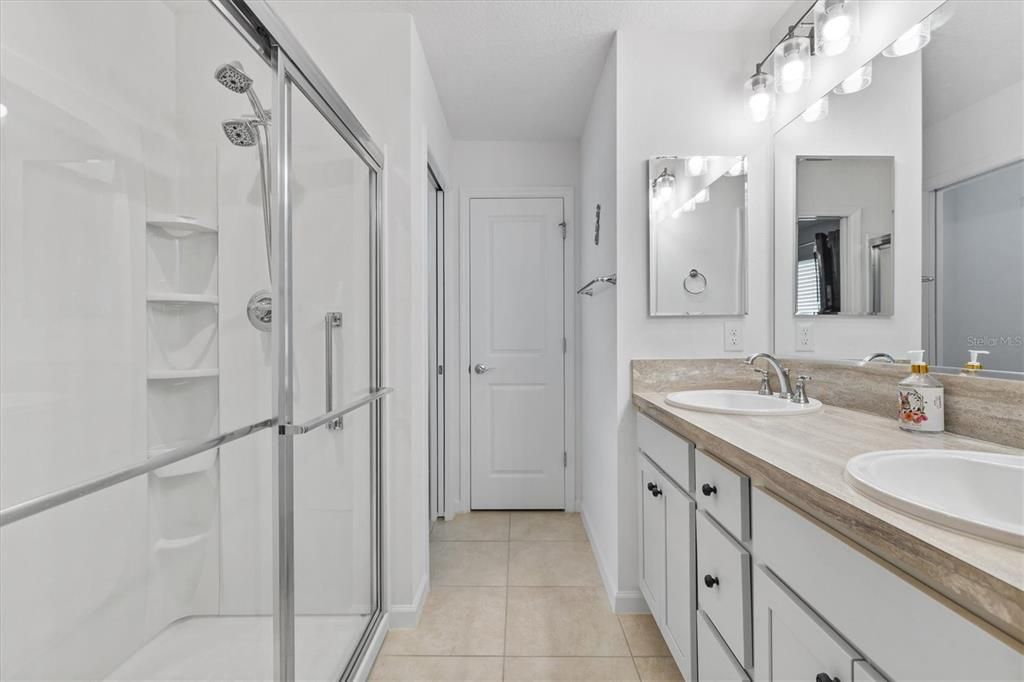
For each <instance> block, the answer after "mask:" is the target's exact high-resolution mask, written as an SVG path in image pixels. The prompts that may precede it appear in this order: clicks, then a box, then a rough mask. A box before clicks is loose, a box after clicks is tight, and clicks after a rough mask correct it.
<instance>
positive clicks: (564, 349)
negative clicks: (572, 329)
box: [562, 336, 569, 355]
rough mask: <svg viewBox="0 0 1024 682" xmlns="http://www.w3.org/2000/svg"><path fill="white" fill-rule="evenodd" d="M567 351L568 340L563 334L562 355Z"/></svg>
mask: <svg viewBox="0 0 1024 682" xmlns="http://www.w3.org/2000/svg"><path fill="white" fill-rule="evenodd" d="M568 352H569V340H568V339H566V338H565V337H564V336H563V337H562V355H566V354H567V353H568Z"/></svg>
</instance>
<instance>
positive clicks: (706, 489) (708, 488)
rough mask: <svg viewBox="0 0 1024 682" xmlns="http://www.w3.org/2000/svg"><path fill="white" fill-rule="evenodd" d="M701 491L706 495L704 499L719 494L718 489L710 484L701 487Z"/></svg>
mask: <svg viewBox="0 0 1024 682" xmlns="http://www.w3.org/2000/svg"><path fill="white" fill-rule="evenodd" d="M700 491H701V492H702V493H704V497H711V496H712V495H714V494H715V493H717V492H718V488H717V487H715V486H713V485H711V484H710V483H705V484H704V485H702V486H701V487H700Z"/></svg>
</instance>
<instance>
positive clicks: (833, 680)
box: [814, 673, 840, 682]
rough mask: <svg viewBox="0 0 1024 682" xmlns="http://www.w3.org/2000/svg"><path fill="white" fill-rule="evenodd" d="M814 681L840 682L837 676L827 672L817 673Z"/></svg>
mask: <svg viewBox="0 0 1024 682" xmlns="http://www.w3.org/2000/svg"><path fill="white" fill-rule="evenodd" d="M814 682H840V680H839V678H838V677H832V676H831V675H829V674H828V673H818V675H817V677H815V678H814Z"/></svg>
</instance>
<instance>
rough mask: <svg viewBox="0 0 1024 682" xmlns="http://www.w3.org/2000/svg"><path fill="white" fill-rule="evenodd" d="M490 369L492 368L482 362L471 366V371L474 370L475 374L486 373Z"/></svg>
mask: <svg viewBox="0 0 1024 682" xmlns="http://www.w3.org/2000/svg"><path fill="white" fill-rule="evenodd" d="M492 369H494V368H493V367H488V366H487V365H485V364H484V363H482V362H478V363H477V364H476V366H475V367H474V368H473V371H474V372H476V373H477V374H486V373H487V372H490V371H491V370H492Z"/></svg>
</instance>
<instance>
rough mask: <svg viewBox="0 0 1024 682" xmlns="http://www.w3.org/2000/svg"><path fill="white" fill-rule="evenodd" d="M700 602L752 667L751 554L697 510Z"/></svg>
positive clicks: (731, 644) (737, 656) (734, 651)
mask: <svg viewBox="0 0 1024 682" xmlns="http://www.w3.org/2000/svg"><path fill="white" fill-rule="evenodd" d="M697 605H698V606H699V607H700V608H701V610H702V611H704V612H705V613H707V614H708V617H709V618H711V621H712V622H713V623H714V624H715V627H716V628H718V632H719V633H720V634H721V635H722V639H724V640H725V642H726V644H728V645H729V648H730V649H732V652H733V655H735V656H736V658H737V659H738V660H739V662H740V663H741V664H742V665H743V666H744V667H746V668H749V667H750V666H751V665H752V664H753V658H754V651H753V638H752V632H751V631H752V629H753V623H752V616H751V603H750V554H749V553H748V552H747V550H746V549H744V548H743V546H742V545H740V544H739V543H738V542H736V541H735V540H734V539H733V538H732V537H730V536H729V534H728V533H726V532H725V531H724V530H722V528H721V527H720V526H719V525H718V524H717V523H715V521H714V520H713V519H712V518H711V517H710V516H708V514H707V512H704V511H700V512H697Z"/></svg>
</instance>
